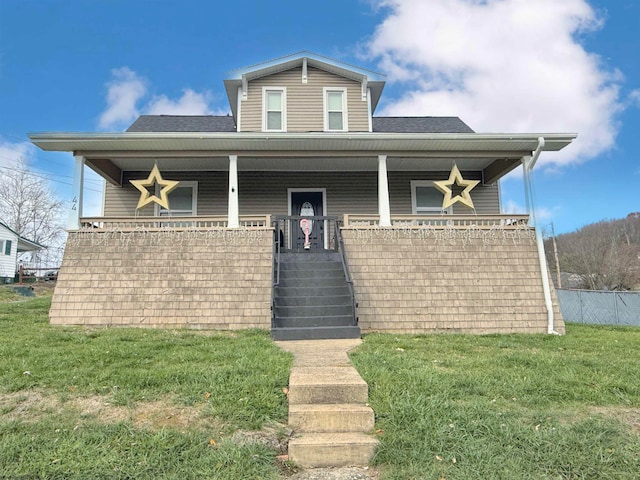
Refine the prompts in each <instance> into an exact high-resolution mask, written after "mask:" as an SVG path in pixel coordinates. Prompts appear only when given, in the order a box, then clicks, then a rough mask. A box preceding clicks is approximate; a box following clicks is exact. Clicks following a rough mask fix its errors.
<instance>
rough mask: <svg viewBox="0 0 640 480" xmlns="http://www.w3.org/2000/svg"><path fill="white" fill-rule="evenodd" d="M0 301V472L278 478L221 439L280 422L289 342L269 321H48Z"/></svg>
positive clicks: (38, 303)
mask: <svg viewBox="0 0 640 480" xmlns="http://www.w3.org/2000/svg"><path fill="white" fill-rule="evenodd" d="M49 304H50V300H49V298H37V299H34V300H27V301H24V302H20V303H4V304H0V478H5V477H11V476H16V477H19V476H24V475H36V476H37V478H47V479H50V478H60V479H63V478H64V479H67V478H78V479H81V478H82V479H88V478H91V479H97V478H105V479H107V478H108V479H112V478H145V479H156V478H180V479H187V478H220V479H226V478H228V479H238V478H280V470H279V468H278V466H277V464H276V461H275V455H276V451H275V450H273V449H270V448H268V447H266V446H264V445H260V444H255V443H254V444H249V443H245V444H243V442H237V441H231V437H232V434H233V433H234V432H235V431H236V430H239V429H242V430H248V431H252V430H257V429H261V428H262V427H263V426H265V425H266V426H267V427H269V428H270V431H271V432H272V433H273V435H276V436H277V434H278V427H277V424H278V422H280V423H286V417H287V401H286V396H285V395H284V393H283V391H282V389H283V387H285V386H286V385H287V383H288V377H289V375H288V373H289V368H290V365H291V357H290V355H289V354H287V353H285V352H282V351H281V350H280V349H278V348H277V347H276V346H275V345H274V344H273V342H272V341H271V340H270V338H269V335H268V333H267V332H264V331H245V332H240V333H211V332H202V333H198V332H190V331H163V330H148V329H134V328H108V329H83V328H61V327H51V326H49V324H48V318H47V311H48V308H49Z"/></svg>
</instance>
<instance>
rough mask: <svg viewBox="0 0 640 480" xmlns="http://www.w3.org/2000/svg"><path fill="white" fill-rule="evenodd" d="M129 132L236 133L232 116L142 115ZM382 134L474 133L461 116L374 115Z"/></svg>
mask: <svg viewBox="0 0 640 480" xmlns="http://www.w3.org/2000/svg"><path fill="white" fill-rule="evenodd" d="M126 131H127V132H235V131H236V126H235V123H234V121H233V117H231V116H216V115H142V116H140V117H139V118H138V119H137V120H136V121H135V122H134V123H133V124H132V125H131V126H130V127H129V128H127V130H126ZM373 131H374V132H381V133H474V131H473V130H471V128H469V126H468V125H467V124H466V123H464V122H463V121H462V120H460V119H459V118H458V117H373Z"/></svg>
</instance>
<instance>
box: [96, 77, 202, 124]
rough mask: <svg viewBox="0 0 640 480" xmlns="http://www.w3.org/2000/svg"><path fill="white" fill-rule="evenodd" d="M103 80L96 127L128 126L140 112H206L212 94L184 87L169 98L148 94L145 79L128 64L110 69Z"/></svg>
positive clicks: (163, 113)
mask: <svg viewBox="0 0 640 480" xmlns="http://www.w3.org/2000/svg"><path fill="white" fill-rule="evenodd" d="M111 77H112V78H111V80H110V81H109V82H108V83H107V87H108V90H107V106H106V108H105V110H104V111H103V112H102V114H101V115H100V119H99V121H98V127H100V128H101V129H117V128H126V127H128V126H129V125H130V124H131V123H132V122H133V121H134V120H135V119H136V118H137V117H138V116H139V115H140V113H141V112H142V113H144V114H148V115H210V114H212V111H211V109H210V107H209V104H210V102H211V101H212V97H213V96H212V94H211V93H210V92H208V91H204V92H196V91H194V90H192V89H189V88H186V89H184V90H183V92H182V96H181V97H180V98H178V99H177V100H173V99H171V98H169V97H167V96H166V95H163V94H162V95H156V96H153V97H151V98H147V97H148V96H149V82H148V81H147V80H146V79H145V78H143V77H141V76H139V75H138V74H137V73H136V72H134V71H133V70H131V69H129V68H128V67H121V68H115V69H113V70H111Z"/></svg>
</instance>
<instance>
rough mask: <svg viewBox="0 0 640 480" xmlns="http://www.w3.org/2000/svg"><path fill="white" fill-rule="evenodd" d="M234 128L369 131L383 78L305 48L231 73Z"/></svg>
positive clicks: (227, 83)
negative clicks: (235, 126)
mask: <svg viewBox="0 0 640 480" xmlns="http://www.w3.org/2000/svg"><path fill="white" fill-rule="evenodd" d="M224 83H225V88H226V91H227V96H228V98H229V104H230V107H231V111H232V114H233V118H234V120H235V122H236V124H237V126H238V131H239V132H251V131H252V132H256V131H262V132H315V131H319V132H321V131H327V132H358V131H360V132H363V131H364V132H370V131H372V112H373V111H374V110H375V108H376V106H377V105H378V101H379V100H380V95H381V93H382V89H383V88H384V83H385V81H384V76H383V75H380V74H378V73H375V72H372V71H369V70H366V69H363V68H359V67H355V66H352V65H349V64H346V63H343V62H339V61H336V60H333V59H330V58H328V57H324V56H321V55H317V54H313V53H310V52H299V53H296V54H293V55H288V56H286V57H281V58H278V59H275V60H271V61H268V62H264V63H260V64H257V65H252V66H249V67H245V68H242V69H238V70H235V71H234V72H231V76H230V78H228V79H226V80H225V81H224Z"/></svg>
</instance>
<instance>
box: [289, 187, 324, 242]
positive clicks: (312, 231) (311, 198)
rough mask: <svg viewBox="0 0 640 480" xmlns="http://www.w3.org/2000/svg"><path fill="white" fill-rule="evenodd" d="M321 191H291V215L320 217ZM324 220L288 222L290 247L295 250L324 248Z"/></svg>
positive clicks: (321, 210) (309, 219)
mask: <svg viewBox="0 0 640 480" xmlns="http://www.w3.org/2000/svg"><path fill="white" fill-rule="evenodd" d="M322 203H323V198H322V192H291V215H292V216H300V217H322V216H323V215H324V211H323V209H322ZM324 229H325V222H324V221H323V220H317V219H315V220H314V219H313V218H308V219H307V218H303V219H299V218H298V219H296V220H292V221H291V222H290V226H289V232H290V237H291V238H290V240H291V249H292V250H295V251H303V250H311V251H313V250H322V249H324Z"/></svg>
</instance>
